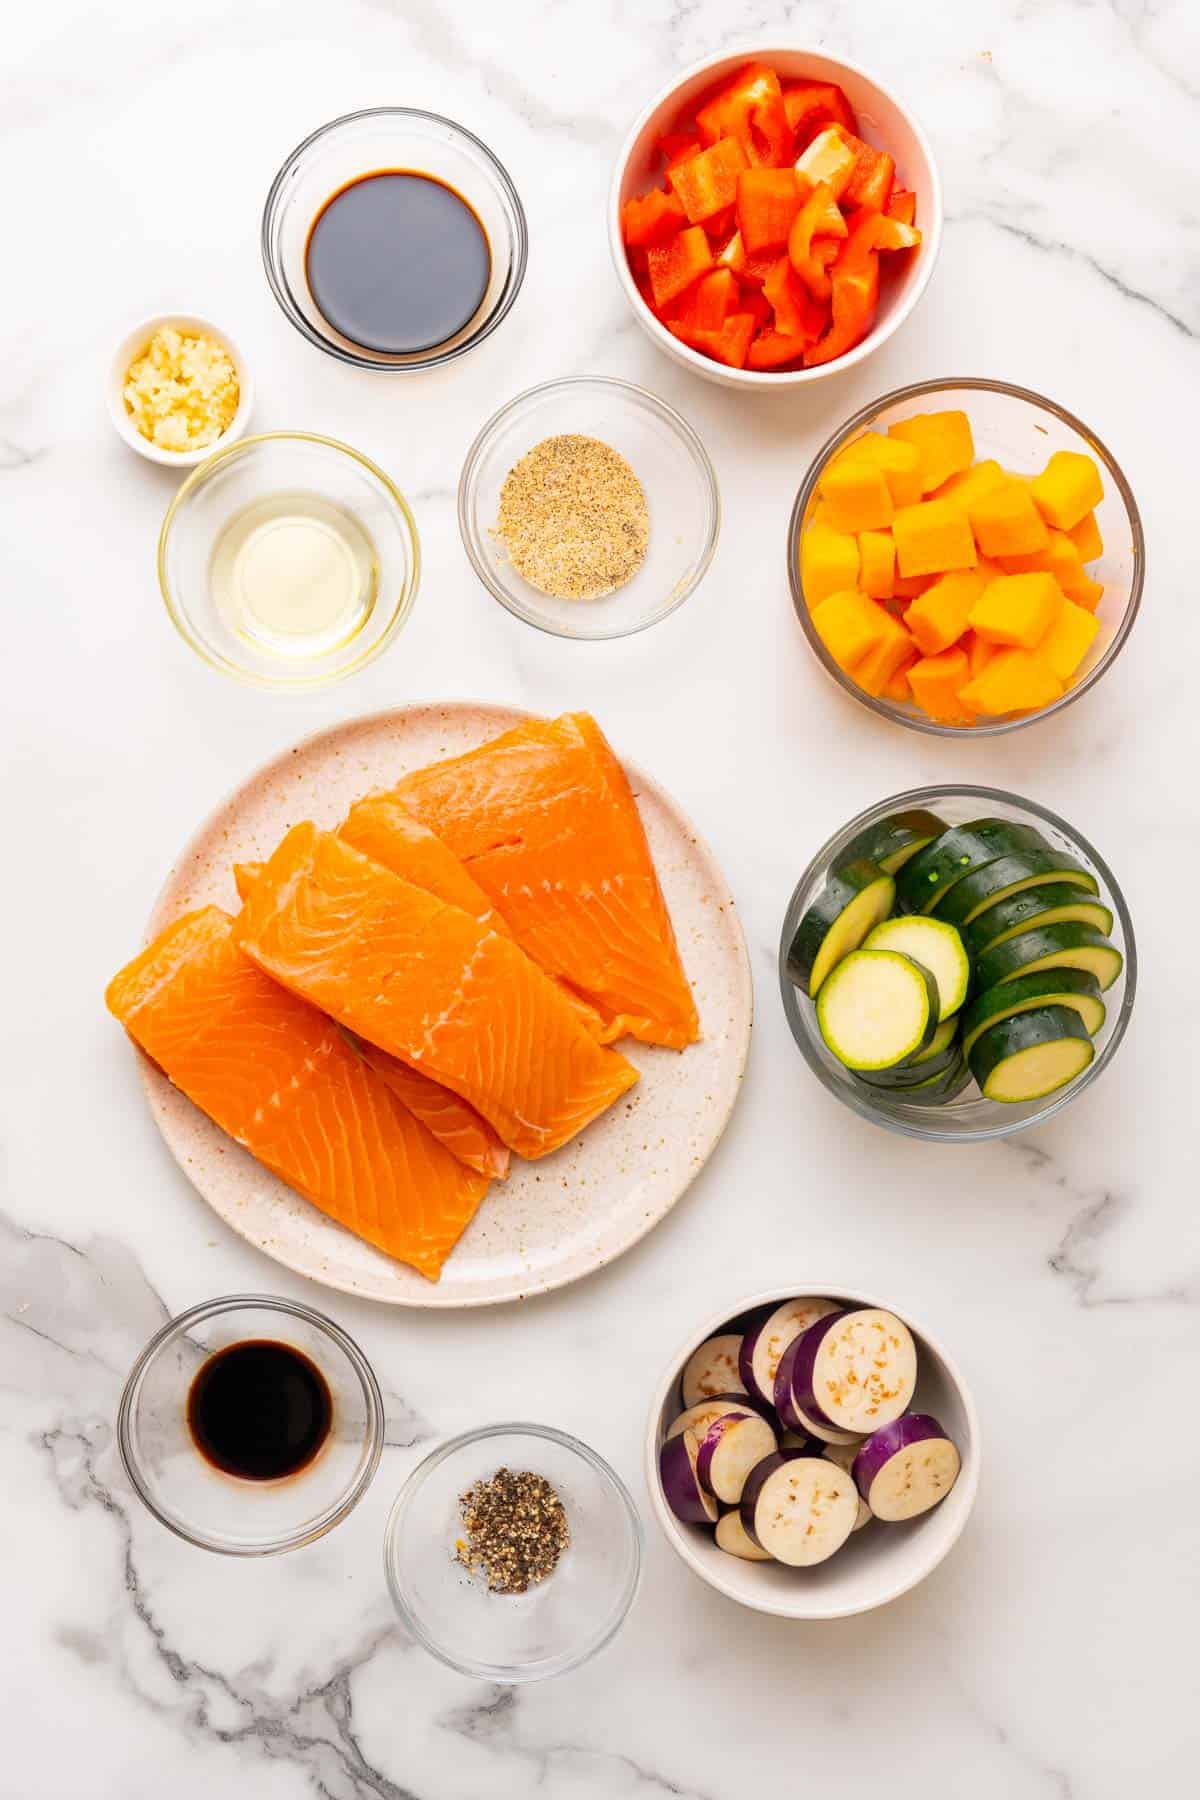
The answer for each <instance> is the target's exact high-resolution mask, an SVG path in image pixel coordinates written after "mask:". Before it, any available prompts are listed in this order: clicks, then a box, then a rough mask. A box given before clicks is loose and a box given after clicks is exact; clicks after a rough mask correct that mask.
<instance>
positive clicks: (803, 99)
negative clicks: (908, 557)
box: [783, 81, 858, 150]
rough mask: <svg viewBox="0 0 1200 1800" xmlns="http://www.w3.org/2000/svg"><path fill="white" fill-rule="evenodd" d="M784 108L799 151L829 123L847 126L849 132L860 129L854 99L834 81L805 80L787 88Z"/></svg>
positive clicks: (784, 95) (785, 89) (784, 92)
mask: <svg viewBox="0 0 1200 1800" xmlns="http://www.w3.org/2000/svg"><path fill="white" fill-rule="evenodd" d="M783 110H784V112H785V113H786V114H787V122H788V124H789V125H790V126H791V128H792V132H793V135H794V137H795V142H796V149H797V150H803V149H804V146H805V145H806V144H808V143H811V141H812V139H813V138H815V137H816V135H817V133H818V131H821V130H822V129H823V128H824V127H825V126H826V125H844V126H845V127H846V130H847V131H857V130H858V120H857V119H856V118H855V117H854V112H853V110H852V108H851V105H850V102H849V101H848V100H847V98H846V96H845V94H843V92H842V90H841V88H840V87H838V86H836V84H835V83H834V82H832V81H801V82H797V83H796V85H795V86H794V87H785V88H784V90H783Z"/></svg>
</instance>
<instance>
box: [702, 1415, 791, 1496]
mask: <svg viewBox="0 0 1200 1800" xmlns="http://www.w3.org/2000/svg"><path fill="white" fill-rule="evenodd" d="M778 1447H779V1446H778V1443H777V1441H776V1437H775V1433H774V1432H773V1431H772V1430H771V1427H770V1426H769V1425H768V1424H767V1422H766V1420H765V1419H760V1418H759V1416H758V1414H757V1413H749V1412H747V1413H724V1414H722V1416H721V1417H720V1418H719V1419H714V1420H713V1423H712V1424H711V1425H710V1426H709V1428H708V1430H707V1431H706V1432H705V1434H704V1436H703V1438H702V1439H701V1441H700V1449H699V1451H698V1453H697V1456H696V1479H697V1480H698V1481H699V1483H700V1486H701V1487H702V1488H703V1489H704V1491H705V1493H706V1494H711V1495H712V1496H713V1498H714V1500H720V1501H722V1502H723V1503H724V1504H725V1505H726V1506H736V1505H737V1503H738V1501H739V1500H740V1499H741V1497H742V1489H743V1487H745V1485H746V1477H747V1475H748V1474H749V1473H750V1471H751V1469H752V1468H753V1467H754V1465H755V1464H756V1463H760V1462H761V1461H762V1459H763V1457H764V1456H772V1455H773V1454H774V1453H775V1451H776V1450H777V1449H778Z"/></svg>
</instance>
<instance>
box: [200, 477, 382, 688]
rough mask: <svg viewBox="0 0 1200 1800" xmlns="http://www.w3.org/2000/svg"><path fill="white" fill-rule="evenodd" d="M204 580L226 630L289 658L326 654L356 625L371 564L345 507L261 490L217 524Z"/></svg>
mask: <svg viewBox="0 0 1200 1800" xmlns="http://www.w3.org/2000/svg"><path fill="white" fill-rule="evenodd" d="M209 581H210V583H211V588H212V597H213V603H214V605H215V606H216V608H217V610H218V612H219V613H220V614H221V616H222V618H223V619H224V620H225V623H226V625H227V626H228V627H229V629H230V630H231V631H233V632H235V633H236V634H237V636H238V637H239V638H241V639H242V640H243V641H244V642H246V643H248V644H250V645H252V646H253V647H254V648H255V649H256V650H259V651H263V652H266V653H267V654H270V655H274V656H280V657H287V658H288V659H290V660H293V661H296V660H301V659H303V658H305V657H315V656H325V655H328V653H329V652H330V651H332V650H337V649H338V648H340V647H341V646H342V645H343V644H345V643H347V642H349V640H350V639H351V638H352V637H354V636H355V634H356V633H357V632H359V631H361V630H362V628H363V626H364V625H365V624H366V622H367V620H368V619H369V618H370V616H371V609H372V607H373V606H374V605H375V598H376V593H377V590H378V585H379V568H378V561H377V558H376V554H375V546H374V544H373V543H372V542H371V539H370V537H369V536H368V535H367V533H366V531H365V530H364V529H363V527H362V525H361V524H360V523H359V521H358V520H357V519H356V518H355V517H354V515H353V514H352V513H350V512H347V511H346V510H345V509H344V508H343V507H340V506H338V505H336V504H335V503H334V502H333V501H331V500H325V499H322V498H321V496H320V495H318V494H306V493H282V494H268V495H266V496H265V497H264V498H263V499H261V500H255V501H254V502H253V504H252V505H250V506H247V507H244V508H243V509H242V511H241V512H239V513H235V514H234V516H233V517H232V518H231V519H230V520H229V522H228V524H227V525H226V526H225V527H224V529H223V530H222V532H221V535H220V537H219V538H218V539H217V542H216V544H215V545H214V547H213V553H212V561H211V563H210V565H209Z"/></svg>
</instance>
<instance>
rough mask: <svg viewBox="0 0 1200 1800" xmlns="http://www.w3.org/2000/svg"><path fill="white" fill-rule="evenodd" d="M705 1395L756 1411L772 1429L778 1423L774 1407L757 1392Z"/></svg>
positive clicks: (684, 1408)
mask: <svg viewBox="0 0 1200 1800" xmlns="http://www.w3.org/2000/svg"><path fill="white" fill-rule="evenodd" d="M707 1397H708V1399H710V1400H728V1401H729V1402H730V1404H731V1405H733V1404H736V1405H738V1406H741V1407H744V1408H745V1409H746V1411H747V1412H756V1413H757V1414H758V1416H759V1418H760V1419H765V1420H766V1421H767V1424H768V1425H769V1426H770V1427H771V1429H772V1430H774V1429H775V1427H776V1425H777V1424H778V1420H777V1419H776V1417H775V1408H774V1407H773V1406H772V1405H770V1403H769V1402H768V1401H766V1400H760V1399H759V1397H758V1395H757V1394H749V1393H747V1394H710V1395H708V1396H707ZM699 1404H700V1405H703V1404H704V1402H703V1401H701V1402H699ZM680 1411H681V1412H687V1411H688V1408H687V1407H686V1406H685V1407H681V1408H680Z"/></svg>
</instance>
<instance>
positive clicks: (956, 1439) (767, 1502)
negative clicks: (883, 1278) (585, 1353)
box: [646, 1283, 979, 1619]
mask: <svg viewBox="0 0 1200 1800" xmlns="http://www.w3.org/2000/svg"><path fill="white" fill-rule="evenodd" d="M646 1480H647V1484H648V1487H649V1490H650V1498H651V1503H652V1506H653V1509H654V1514H655V1517H656V1518H657V1520H658V1522H659V1524H660V1525H661V1527H662V1529H663V1532H664V1535H665V1536H666V1538H667V1541H668V1543H670V1545H671V1547H672V1548H673V1549H674V1550H675V1551H676V1552H677V1553H678V1554H679V1556H681V1557H682V1559H683V1561H684V1562H685V1563H686V1564H687V1565H688V1567H689V1568H690V1569H692V1570H693V1572H694V1573H695V1574H697V1575H699V1576H700V1578H701V1580H702V1581H706V1582H707V1583H708V1584H709V1586H710V1587H713V1588H716V1589H717V1590H718V1591H719V1592H720V1593H722V1594H725V1595H727V1596H728V1597H729V1598H730V1599H731V1600H736V1601H737V1602H738V1603H739V1604H740V1605H742V1606H749V1607H753V1608H754V1609H756V1610H757V1611H759V1612H766V1613H775V1614H778V1615H779V1616H781V1617H783V1618H790V1619H838V1618H845V1617H848V1616H849V1615H851V1614H854V1613H861V1612H869V1611H870V1610H871V1609H872V1608H873V1607H876V1606H882V1605H884V1604H885V1603H886V1602H888V1601H890V1600H895V1599H896V1598H897V1597H898V1596H899V1595H901V1594H904V1593H907V1591H908V1590H909V1589H910V1588H912V1587H915V1586H916V1584H917V1583H918V1582H919V1581H923V1580H924V1578H925V1576H927V1575H928V1574H929V1573H930V1572H931V1571H932V1570H933V1569H935V1568H936V1567H937V1565H938V1564H939V1563H940V1562H941V1561H942V1559H943V1557H945V1556H946V1555H947V1553H948V1552H949V1551H950V1549H951V1548H952V1547H953V1545H954V1544H955V1542H956V1541H957V1539H958V1537H959V1535H960V1534H961V1532H962V1530H963V1527H964V1526H965V1525H966V1522H967V1519H968V1517H969V1515H970V1512H971V1508H972V1506H973V1505H974V1502H975V1495H976V1492H977V1489H978V1485H979V1425H978V1420H977V1418H976V1413H975V1405H974V1402H973V1400H972V1398H971V1395H970V1392H969V1390H968V1388H967V1385H966V1383H965V1381H964V1379H963V1377H962V1375H961V1373H960V1372H959V1370H958V1369H957V1368H956V1367H955V1365H954V1363H953V1362H952V1361H951V1359H950V1357H949V1356H948V1355H947V1353H946V1351H945V1350H944V1349H943V1348H942V1347H941V1345H940V1344H938V1343H937V1342H936V1340H935V1339H933V1338H931V1337H930V1335H929V1333H928V1332H927V1331H926V1330H925V1329H924V1328H923V1327H919V1326H917V1325H916V1324H915V1323H914V1322H913V1320H912V1319H911V1317H910V1316H909V1315H908V1314H907V1313H904V1314H902V1313H900V1312H898V1311H896V1310H895V1309H894V1308H892V1307H890V1306H887V1305H884V1304H882V1303H881V1302H879V1301H877V1300H875V1299H873V1298H871V1297H870V1296H867V1295H863V1294H859V1293H855V1292H851V1291H849V1290H847V1289H845V1288H842V1287H839V1286H837V1285H834V1286H830V1285H828V1284H823V1283H816V1284H815V1285H814V1284H811V1283H807V1284H800V1285H797V1286H796V1287H793V1288H790V1289H786V1290H772V1291H769V1292H767V1293H760V1294H752V1295H750V1296H749V1297H748V1298H746V1299H744V1300H742V1301H740V1302H738V1303H737V1305H736V1306H735V1307H734V1308H733V1309H732V1310H731V1311H730V1310H723V1311H721V1312H719V1313H716V1314H714V1316H713V1317H712V1318H711V1319H710V1320H709V1321H708V1323H707V1324H706V1325H705V1326H704V1327H703V1328H702V1329H701V1330H700V1331H699V1332H698V1333H697V1334H696V1335H695V1336H693V1337H691V1338H690V1339H689V1341H688V1342H687V1343H686V1344H685V1345H684V1346H683V1347H682V1349H681V1350H680V1351H679V1352H678V1354H677V1355H676V1356H674V1357H673V1358H672V1360H671V1362H670V1363H669V1364H668V1367H667V1370H666V1372H665V1374H664V1376H663V1378H662V1380H661V1381H660V1383H659V1386H658V1390H657V1392H656V1393H655V1396H654V1400H653V1403H652V1405H651V1408H650V1418H649V1422H648V1425H647V1434H646Z"/></svg>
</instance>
